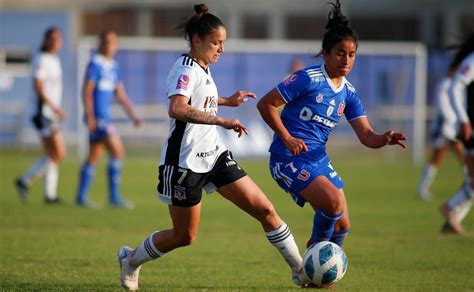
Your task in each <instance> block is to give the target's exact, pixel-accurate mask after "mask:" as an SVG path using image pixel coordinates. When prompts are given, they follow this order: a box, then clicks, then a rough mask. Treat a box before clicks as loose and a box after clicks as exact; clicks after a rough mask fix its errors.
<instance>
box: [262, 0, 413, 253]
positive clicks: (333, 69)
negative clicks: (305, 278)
mask: <svg viewBox="0 0 474 292" xmlns="http://www.w3.org/2000/svg"><path fill="white" fill-rule="evenodd" d="M330 4H331V5H332V9H331V11H330V13H329V15H328V22H327V25H326V33H325V34H324V37H323V42H322V50H321V53H320V54H319V55H322V56H323V59H324V64H322V65H317V66H312V67H308V68H305V69H303V70H300V71H298V72H296V73H295V74H293V75H291V76H290V77H289V78H288V79H286V80H285V81H283V82H281V83H280V84H278V85H277V86H276V87H275V88H274V89H272V90H271V91H270V92H268V93H267V94H266V95H265V96H264V97H262V99H261V100H260V101H259V102H258V105H257V107H258V109H259V111H260V113H261V115H262V117H263V119H264V120H265V122H266V123H267V124H268V125H269V126H270V127H271V128H272V130H273V131H274V132H275V135H274V136H273V142H272V144H271V146H270V150H269V151H270V153H271V156H270V172H271V174H272V177H273V178H274V179H275V181H276V182H277V183H278V184H279V185H280V187H281V188H283V189H284V190H285V191H286V192H288V193H290V195H291V196H292V198H293V200H294V201H295V202H296V204H298V205H299V206H301V207H303V206H304V204H305V203H306V202H309V203H310V205H311V206H312V207H313V209H314V210H315V214H314V224H313V230H312V234H311V238H310V240H309V242H308V246H310V245H311V244H312V243H316V242H320V241H325V240H327V241H331V242H334V243H335V244H338V245H342V244H343V242H344V239H345V237H346V236H347V234H348V232H349V227H350V222H349V212H348V208H347V203H346V198H345V195H344V191H343V189H342V187H343V186H344V183H343V181H342V179H341V178H340V177H339V175H338V174H337V172H336V171H335V169H334V168H333V166H332V164H331V160H330V159H329V157H328V155H327V154H326V142H327V139H328V136H329V134H330V132H331V131H332V129H333V128H334V127H335V126H336V125H337V124H338V123H339V120H340V118H341V116H342V115H343V114H344V115H345V116H346V118H347V120H348V121H349V123H350V124H351V126H352V128H353V129H354V131H355V133H356V134H357V137H358V138H359V140H360V142H362V144H364V145H365V146H367V147H370V148H380V147H383V146H386V145H397V144H398V145H400V146H402V147H403V148H405V145H404V143H403V141H404V140H406V138H405V135H404V134H402V133H395V132H393V131H387V132H385V133H384V134H377V133H376V132H375V131H374V130H373V129H372V127H371V126H370V124H369V121H368V119H367V116H366V113H365V110H364V108H363V106H362V102H361V100H360V98H359V95H358V94H357V93H356V91H355V89H354V87H353V86H352V85H351V84H350V83H349V82H348V81H347V80H346V79H345V76H346V75H348V74H349V72H350V71H351V69H352V66H353V64H354V61H355V57H356V51H357V47H358V37H357V34H356V32H355V31H353V30H352V29H351V28H350V27H349V22H348V20H347V19H346V17H345V16H344V15H343V14H342V12H341V5H340V3H339V1H336V2H335V4H334V3H330ZM282 105H285V107H284V109H283V111H282V112H281V115H280V114H279V112H278V107H279V106H282Z"/></svg>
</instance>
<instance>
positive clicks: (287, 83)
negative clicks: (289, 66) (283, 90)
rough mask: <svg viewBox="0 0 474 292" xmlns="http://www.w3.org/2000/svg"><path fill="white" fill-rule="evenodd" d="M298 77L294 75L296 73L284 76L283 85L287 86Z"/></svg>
mask: <svg viewBox="0 0 474 292" xmlns="http://www.w3.org/2000/svg"><path fill="white" fill-rule="evenodd" d="M297 78H298V77H297V76H296V74H292V75H291V76H290V77H288V78H286V79H285V81H284V82H283V84H284V85H285V86H288V85H289V84H290V83H292V82H293V81H295V80H296V79H297Z"/></svg>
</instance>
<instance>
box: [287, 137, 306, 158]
mask: <svg viewBox="0 0 474 292" xmlns="http://www.w3.org/2000/svg"><path fill="white" fill-rule="evenodd" d="M283 143H284V144H285V147H286V148H287V149H288V150H290V152H291V153H292V154H293V155H299V154H300V153H301V152H306V151H308V146H306V144H305V143H304V141H303V140H302V139H300V138H295V137H293V136H290V137H289V138H287V139H283Z"/></svg>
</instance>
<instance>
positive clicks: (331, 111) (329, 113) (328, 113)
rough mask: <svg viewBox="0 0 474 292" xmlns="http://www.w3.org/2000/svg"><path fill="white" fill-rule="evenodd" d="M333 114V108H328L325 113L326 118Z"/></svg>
mask: <svg viewBox="0 0 474 292" xmlns="http://www.w3.org/2000/svg"><path fill="white" fill-rule="evenodd" d="M333 112H334V107H333V106H328V109H327V111H326V116H328V117H329V116H331V115H332V113H333Z"/></svg>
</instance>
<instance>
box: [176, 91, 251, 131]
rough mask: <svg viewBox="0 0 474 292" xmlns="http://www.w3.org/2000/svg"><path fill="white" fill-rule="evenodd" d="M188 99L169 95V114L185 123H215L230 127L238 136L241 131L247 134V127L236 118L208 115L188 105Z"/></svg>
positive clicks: (177, 95) (178, 95)
mask: <svg viewBox="0 0 474 292" xmlns="http://www.w3.org/2000/svg"><path fill="white" fill-rule="evenodd" d="M188 101H189V98H188V97H186V96H184V95H180V94H176V95H173V96H171V97H170V105H169V109H168V114H169V116H170V117H171V118H173V119H177V120H180V121H183V122H187V123H194V124H206V125H216V126H221V127H223V128H225V129H228V130H230V129H232V130H234V131H235V132H237V133H239V137H240V136H242V134H243V133H245V134H248V133H247V128H246V127H245V126H244V125H243V124H242V123H240V121H239V120H238V119H224V118H221V117H219V116H215V115H210V114H208V113H205V112H203V111H200V110H198V109H196V108H194V107H192V106H190V105H189V104H188Z"/></svg>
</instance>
